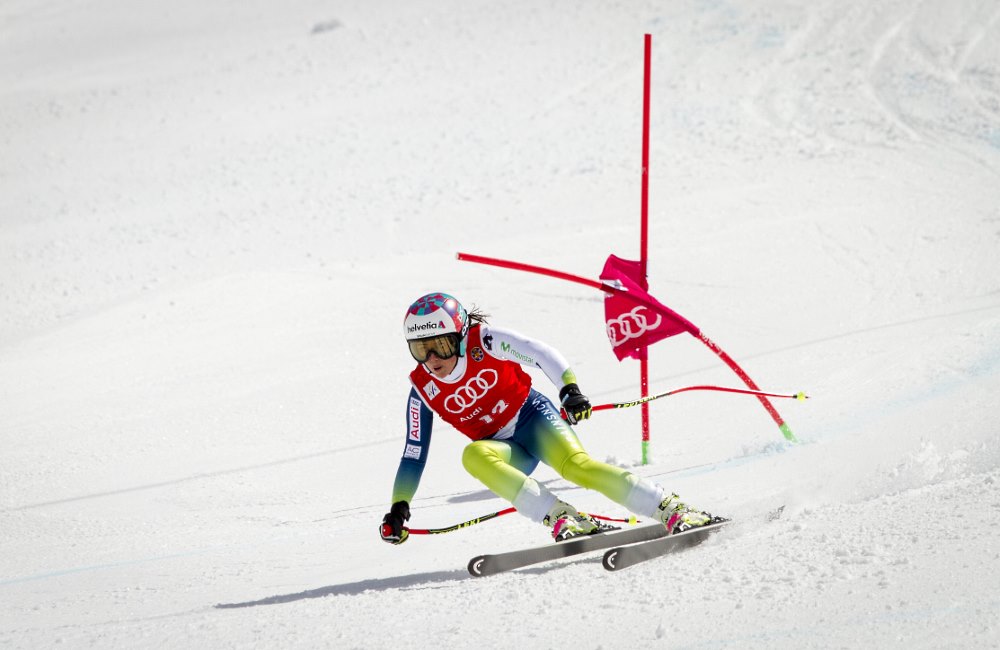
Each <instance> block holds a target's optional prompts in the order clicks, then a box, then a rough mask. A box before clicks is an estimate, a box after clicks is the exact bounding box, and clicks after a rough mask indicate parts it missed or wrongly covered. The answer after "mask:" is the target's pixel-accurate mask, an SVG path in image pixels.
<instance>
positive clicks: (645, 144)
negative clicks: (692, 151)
mask: <svg viewBox="0 0 1000 650" xmlns="http://www.w3.org/2000/svg"><path fill="white" fill-rule="evenodd" d="M652 50H653V36H652V34H646V47H645V56H644V65H643V81H642V199H641V203H642V209H641V224H640V235H639V270H640V278H639V282H640V285H639V286H641V287H642V290H643V291H648V290H649V281H648V279H647V277H646V270H647V260H648V259H649V79H650V66H651V60H652ZM639 388H640V390H641V393H642V397H648V396H649V348H643V349H642V351H641V352H640V353H639ZM642 464H643V465H648V464H649V402H643V403H642Z"/></svg>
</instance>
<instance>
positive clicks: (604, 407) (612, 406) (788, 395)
mask: <svg viewBox="0 0 1000 650" xmlns="http://www.w3.org/2000/svg"><path fill="white" fill-rule="evenodd" d="M689 390H713V391H718V392H722V393H738V394H740V395H756V396H757V397H786V398H788V399H797V400H799V401H800V402H804V401H805V400H807V399H809V396H808V395H806V394H805V393H804V392H802V391H799V392H798V393H768V392H765V391H762V390H749V389H746V388H728V387H726V386H685V387H684V388H675V389H673V390H668V391H667V392H665V393H659V394H657V395H649V396H647V397H643V398H641V399H637V400H635V401H632V402H612V403H610V404H598V405H597V406H594V407H593V408H591V410H592V411H606V410H607V409H626V408H629V407H630V406H638V405H639V404H643V403H645V402H652V401H653V400H654V399H660V398H661V397H668V396H670V395H676V394H677V393H684V392H686V391H689ZM560 412H561V413H562V416H563V419H564V420H565V419H566V411H565V410H562V411H560Z"/></svg>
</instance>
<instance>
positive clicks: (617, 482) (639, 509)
mask: <svg viewBox="0 0 1000 650" xmlns="http://www.w3.org/2000/svg"><path fill="white" fill-rule="evenodd" d="M486 318H487V315H486V314H483V313H482V312H481V311H479V310H477V309H474V310H473V311H471V312H469V311H466V309H465V308H464V307H463V306H462V305H461V304H460V303H459V302H458V300H456V299H455V298H453V297H452V296H450V295H448V294H445V293H431V294H427V295H425V296H422V297H420V298H419V299H417V300H416V302H414V303H413V304H412V305H410V307H409V309H408V310H407V312H406V317H405V319H404V323H403V326H404V331H405V334H406V340H407V344H408V345H409V349H410V354H411V355H412V356H413V358H414V360H415V361H416V362H417V366H416V367H415V368H414V369H413V371H412V372H411V373H410V382H411V384H412V386H411V388H410V395H409V399H408V402H407V409H406V445H405V447H404V450H403V456H402V458H401V460H400V463H399V468H398V470H397V471H396V478H395V482H394V484H393V490H392V501H391V503H392V507H391V509H390V511H389V512H388V513H387V514H386V515H385V517H383V519H382V525H381V526H380V527H379V533H380V534H381V537H382V539H383V540H384V541H386V542H389V543H391V544H401V543H402V542H404V541H406V539H407V537H408V535H409V533H408V531H407V529H406V528H405V526H404V522H406V521H407V520H408V519H409V518H410V506H409V504H410V502H411V501H412V499H413V495H414V494H415V492H416V490H417V486H418V484H419V482H420V477H421V475H422V473H423V470H424V465H425V463H426V461H427V452H428V449H429V447H430V443H431V428H432V422H433V414H434V413H436V414H437V415H438V416H440V417H441V419H442V420H444V421H445V422H446V423H448V424H450V425H452V426H453V427H454V428H455V429H457V430H458V431H459V432H460V433H462V434H464V435H466V436H468V437H469V439H470V440H471V441H472V442H471V443H469V444H468V445H467V446H466V447H465V450H464V451H463V454H462V464H463V465H464V466H465V469H466V470H467V471H468V472H469V473H470V474H471V475H472V476H474V477H475V478H476V479H478V480H479V481H481V482H482V483H483V484H484V485H485V486H486V487H487V488H489V489H490V490H491V491H493V492H494V493H495V494H497V495H498V496H500V497H501V498H503V499H506V500H507V501H509V502H510V503H511V504H512V505H513V506H514V507H515V508H516V509H517V511H518V512H519V513H520V514H522V515H524V516H525V517H528V518H529V519H531V520H533V521H536V522H539V523H541V524H543V525H545V526H547V527H549V529H550V530H551V534H552V537H553V539H555V540H556V541H563V540H565V539H569V538H571V537H575V536H578V535H589V534H594V533H600V532H604V531H605V530H607V529H609V528H610V526H608V525H607V524H603V523H601V522H599V521H597V520H595V519H594V518H593V517H591V516H590V515H587V514H586V513H583V512H580V511H578V510H577V509H576V508H574V507H573V506H571V505H569V504H568V503H566V502H565V501H562V500H561V499H559V498H558V497H557V496H556V495H555V494H553V493H552V492H551V491H549V490H548V489H547V488H546V487H545V486H544V485H541V484H540V483H538V482H537V481H535V480H534V479H532V478H531V477H530V474H531V472H532V471H533V470H534V469H535V467H537V465H538V463H539V462H543V463H545V464H546V465H548V466H549V467H551V468H553V469H554V470H555V471H556V472H557V473H558V474H559V475H560V476H562V477H563V478H564V479H566V480H567V481H569V482H571V483H574V484H576V485H579V486H581V487H584V488H587V489H591V490H596V491H598V492H600V493H602V494H604V495H605V496H606V497H608V498H609V499H611V500H612V501H614V502H615V503H618V504H620V505H622V506H624V507H625V508H627V509H628V510H630V511H631V512H633V513H635V514H636V515H639V516H643V517H651V518H654V519H656V520H659V521H661V522H662V523H663V524H664V525H665V526H666V527H667V529H668V530H669V531H670V532H671V533H673V532H679V531H681V530H686V529H688V528H692V527H696V526H702V525H705V524H707V523H710V522H711V521H713V517H712V515H710V514H709V513H706V512H700V511H698V510H694V509H691V508H688V507H687V506H685V505H684V504H683V503H681V502H680V501H679V499H678V497H677V495H676V494H671V493H667V492H666V491H665V490H664V489H663V488H662V487H661V486H659V485H656V484H653V483H650V482H649V481H647V480H645V479H643V478H641V477H639V476H636V475H635V474H632V473H631V472H628V471H626V470H624V469H622V468H619V467H614V466H612V465H608V464H606V463H602V462H600V461H597V460H594V459H593V458H591V457H590V456H589V455H588V454H587V452H586V451H585V450H584V448H583V446H582V445H581V444H580V441H579V439H578V438H577V436H576V434H575V433H574V432H573V430H572V429H571V428H570V426H569V425H568V424H566V422H564V421H563V419H562V417H561V416H560V412H559V409H558V408H556V407H555V406H554V405H553V404H552V402H551V401H550V400H549V398H547V397H546V396H544V395H542V394H541V393H539V392H538V391H536V390H535V389H533V388H532V387H531V378H530V377H529V376H528V374H527V373H526V372H524V370H523V369H522V368H521V366H529V367H534V368H539V369H540V370H541V371H542V372H543V373H544V374H545V376H546V377H547V378H548V379H549V380H550V381H551V382H552V383H553V384H554V385H555V386H556V387H557V388H559V399H560V402H561V405H562V408H563V410H564V411H565V413H566V419H567V420H568V422H569V423H570V424H577V423H578V422H579V421H581V420H585V419H587V418H589V417H590V414H591V404H590V401H589V400H588V399H587V397H585V396H584V395H583V393H581V392H580V388H579V386H577V380H576V376H575V375H574V373H573V371H572V370H571V369H570V367H569V364H568V362H567V361H566V359H565V358H564V357H563V356H562V355H561V354H560V353H559V352H558V351H557V350H555V349H553V348H552V347H550V346H548V345H546V344H545V343H542V342H540V341H537V340H533V339H530V338H527V337H525V336H522V335H521V334H518V333H517V332H514V331H511V330H508V329H502V328H499V327H493V326H491V325H489V324H488V323H487V321H486Z"/></svg>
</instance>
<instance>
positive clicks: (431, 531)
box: [404, 508, 638, 535]
mask: <svg viewBox="0 0 1000 650" xmlns="http://www.w3.org/2000/svg"><path fill="white" fill-rule="evenodd" d="M512 512H517V509H516V508H504V509H503V510H497V511H496V512H491V513H489V514H486V515H482V516H480V517H476V518H475V519H470V520H469V521H463V522H462V523H460V524H455V525H453V526H445V527H444V528H406V527H404V530H407V531H409V533H410V534H411V535H440V534H442V533H450V532H452V531H455V530H459V529H460V528H468V527H469V526H475V525H476V524H481V523H483V522H484V521H489V520H490V519H496V518H497V517H502V516H504V515H509V514H510V513H512ZM588 514H589V513H588ZM590 516H591V517H593V518H594V519H601V520H602V521H613V522H618V523H627V524H636V523H638V520H637V519H636V518H635V516H634V515H633V516H630V517H628V518H627V519H616V518H614V517H605V516H604V515H594V514H591V515H590Z"/></svg>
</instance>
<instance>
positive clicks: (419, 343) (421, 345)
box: [407, 334, 462, 363]
mask: <svg viewBox="0 0 1000 650" xmlns="http://www.w3.org/2000/svg"><path fill="white" fill-rule="evenodd" d="M461 342H462V339H461V337H459V335H458V334H442V335H440V336H432V337H430V338H427V339H416V340H414V341H407V343H408V344H409V346H410V355H411V356H412V357H413V358H414V359H416V361H417V363H426V362H427V359H429V358H430V356H431V352H433V353H434V354H435V355H436V356H437V358H439V359H450V358H452V357H453V356H455V355H456V354H458V349H459V346H460V344H461Z"/></svg>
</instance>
